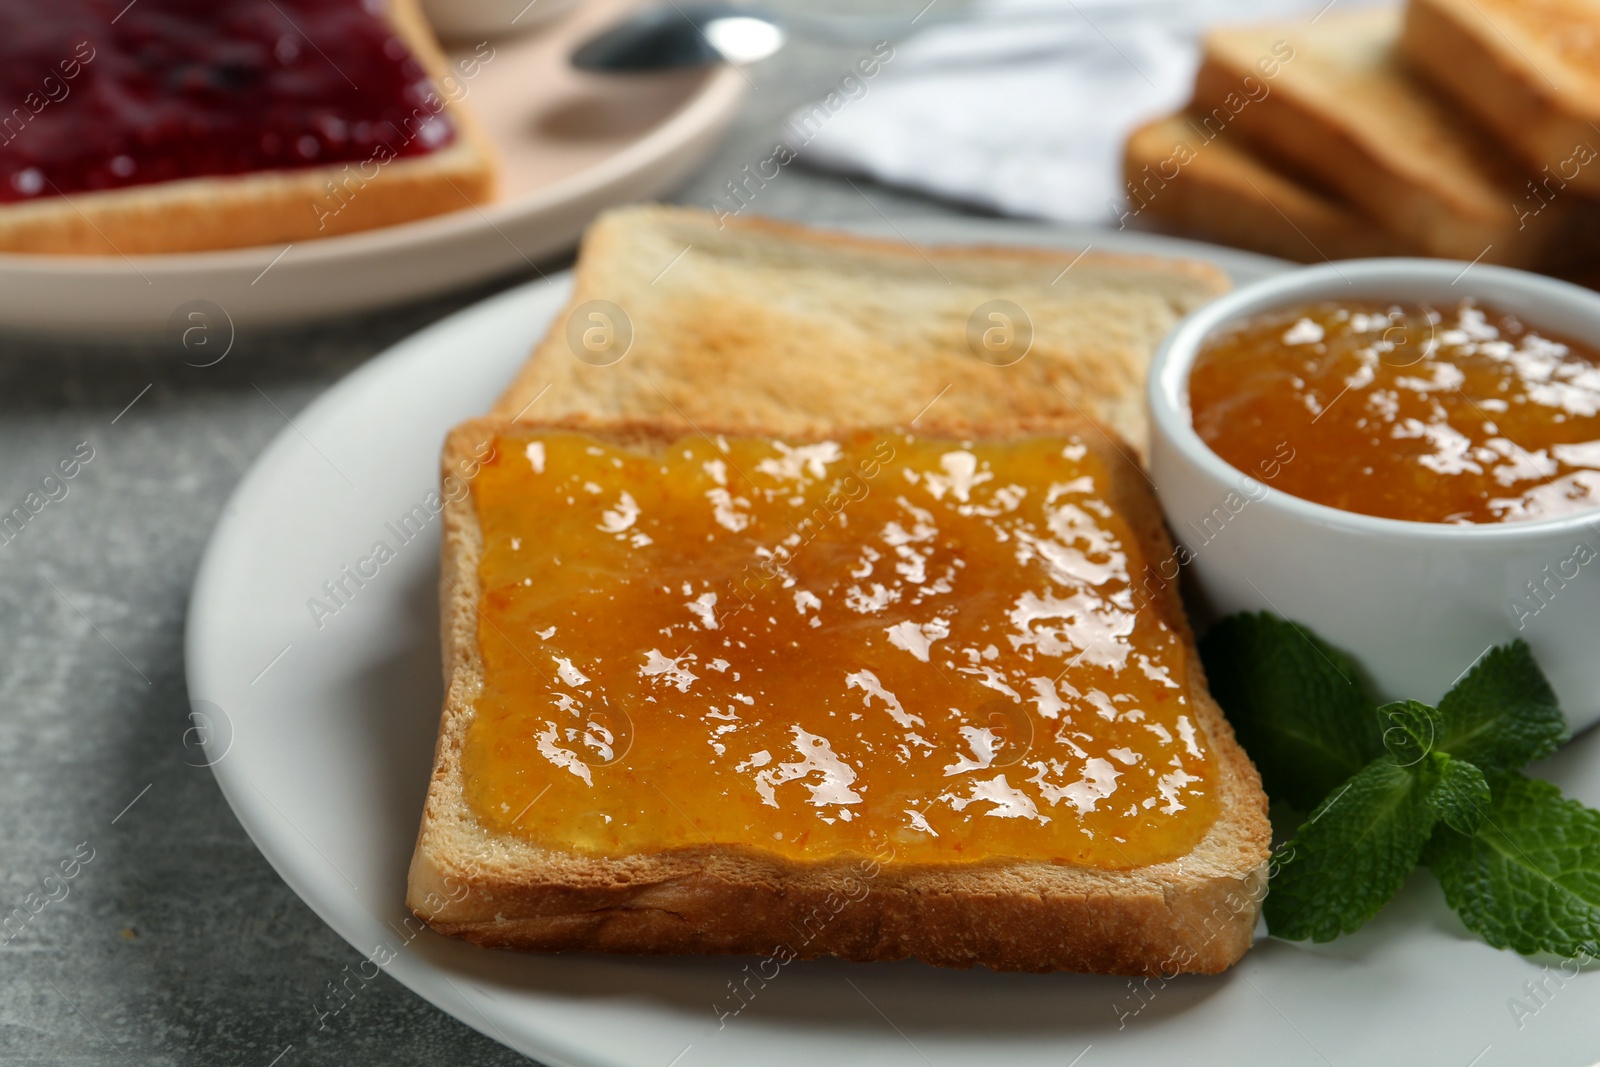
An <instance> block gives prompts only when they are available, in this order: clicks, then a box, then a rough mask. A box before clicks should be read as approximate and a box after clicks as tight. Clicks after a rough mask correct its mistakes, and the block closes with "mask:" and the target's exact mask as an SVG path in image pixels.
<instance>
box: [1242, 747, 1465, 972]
mask: <svg viewBox="0 0 1600 1067" xmlns="http://www.w3.org/2000/svg"><path fill="white" fill-rule="evenodd" d="M1422 777H1423V776H1421V775H1418V774H1413V773H1412V772H1411V771H1410V770H1409V769H1408V768H1405V767H1402V766H1400V764H1399V763H1398V762H1397V761H1396V760H1395V758H1394V757H1393V756H1384V757H1381V758H1379V759H1375V760H1373V761H1372V762H1371V763H1369V764H1367V765H1366V766H1365V767H1363V768H1362V769H1361V770H1359V771H1357V772H1356V773H1355V775H1354V776H1353V777H1351V779H1350V780H1349V781H1348V782H1346V783H1345V784H1344V785H1343V786H1341V787H1340V788H1338V789H1336V790H1334V791H1333V792H1332V793H1330V794H1329V795H1328V798H1327V799H1326V800H1324V801H1323V802H1322V803H1321V804H1319V805H1318V806H1317V809H1316V810H1315V811H1313V812H1312V813H1311V816H1310V818H1308V819H1306V821H1305V823H1304V824H1303V825H1301V827H1300V829H1299V831H1298V832H1297V833H1296V834H1295V836H1294V840H1293V841H1291V842H1290V843H1289V844H1288V845H1287V846H1285V847H1284V848H1283V849H1281V850H1280V851H1279V859H1278V865H1277V868H1276V871H1275V873H1274V874H1273V877H1272V883H1271V885H1270V887H1269V889H1268V892H1267V899H1266V900H1265V902H1264V903H1263V905H1262V910H1263V911H1264V912H1265V913H1266V916H1267V927H1268V928H1269V929H1270V930H1271V931H1272V932H1273V933H1274V934H1275V935H1277V936H1278V937H1286V938H1288V939H1290V940H1291V941H1304V940H1307V939H1310V940H1312V941H1332V940H1333V939H1334V938H1336V937H1338V936H1339V935H1340V934H1349V933H1354V932H1355V931H1356V930H1358V929H1360V928H1361V926H1362V925H1364V924H1365V923H1366V921H1367V920H1368V919H1370V918H1372V917H1373V916H1374V915H1376V914H1378V909H1380V908H1382V907H1383V906H1384V905H1385V904H1387V903H1388V902H1389V898H1390V897H1392V896H1394V895H1395V893H1397V892H1398V891H1399V889H1400V886H1401V885H1402V884H1404V883H1405V880H1406V878H1407V877H1408V876H1410V874H1411V872H1412V871H1413V870H1415V869H1416V866H1417V861H1418V860H1419V859H1420V858H1421V856H1422V847H1423V845H1425V844H1427V842H1428V835H1429V834H1430V833H1432V832H1433V824H1434V823H1435V822H1436V821H1437V820H1438V815H1437V814H1436V812H1435V810H1434V807H1433V804H1432V803H1431V802H1430V800H1429V796H1428V794H1429V790H1428V788H1427V786H1426V785H1425V784H1424V782H1423V781H1422Z"/></svg>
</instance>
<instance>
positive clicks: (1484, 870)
mask: <svg viewBox="0 0 1600 1067" xmlns="http://www.w3.org/2000/svg"><path fill="white" fill-rule="evenodd" d="M1492 794H1493V797H1492V799H1491V800H1490V802H1489V805H1488V810H1487V811H1485V812H1484V818H1483V821H1482V823H1481V824H1479V826H1478V829H1477V832H1476V833H1474V834H1473V835H1471V836H1470V837H1469V836H1467V835H1466V834H1460V833H1455V832H1453V831H1449V832H1445V833H1439V834H1435V835H1434V838H1433V840H1432V841H1430V842H1429V844H1428V849H1427V852H1426V854H1425V857H1424V858H1425V860H1426V862H1427V864H1428V869H1429V870H1430V871H1432V872H1433V874H1434V876H1435V877H1436V878H1438V879H1439V884H1440V885H1441V886H1442V887H1443V888H1444V898H1445V900H1447V901H1449V903H1450V906H1451V907H1452V908H1454V909H1455V910H1456V914H1457V915H1459V916H1461V921H1462V922H1463V923H1465V924H1466V926H1467V929H1469V930H1471V931H1473V932H1474V933H1476V934H1477V935H1478V936H1480V937H1482V938H1483V939H1484V940H1485V941H1487V942H1489V944H1491V945H1493V946H1495V947H1496V948H1514V949H1516V950H1517V951H1518V952H1524V953H1527V952H1538V951H1541V950H1543V951H1546V952H1557V953H1560V954H1561V955H1563V956H1574V955H1577V954H1578V953H1579V952H1580V951H1582V952H1587V953H1589V954H1590V955H1591V956H1592V955H1594V954H1596V952H1597V947H1596V946H1600V811H1592V810H1590V809H1589V808H1586V807H1584V806H1583V805H1582V804H1579V803H1578V802H1577V801H1575V800H1568V799H1567V798H1566V797H1564V796H1562V795H1561V790H1559V789H1557V788H1556V787H1555V786H1553V785H1551V784H1550V783H1549V782H1541V781H1539V780H1538V779H1536V778H1527V777H1524V776H1523V775H1520V774H1514V773H1513V774H1507V775H1505V776H1504V777H1503V778H1498V779H1496V780H1495V782H1494V785H1493V788H1492ZM1268 899H1271V897H1270V896H1269V897H1268Z"/></svg>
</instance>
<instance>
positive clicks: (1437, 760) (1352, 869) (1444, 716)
mask: <svg viewBox="0 0 1600 1067" xmlns="http://www.w3.org/2000/svg"><path fill="white" fill-rule="evenodd" d="M1200 654H1201V658H1202V660H1203V662H1204V665H1205V669H1206V673H1207V675H1208V676H1209V678H1210V680H1211V689H1212V693H1213V694H1214V695H1215V696H1216V698H1217V702H1218V703H1219V704H1221V705H1222V708H1223V710H1224V711H1226V712H1227V713H1228V718H1229V720H1230V721H1231V722H1232V723H1233V726H1234V729H1235V731H1236V732H1237V733H1238V736H1239V740H1240V742H1241V743H1242V744H1243V745H1244V747H1245V750H1246V751H1247V752H1249V753H1250V756H1251V758H1252V759H1254V760H1255V763H1256V766H1257V768H1258V769H1259V770H1260V771H1261V778H1262V782H1263V783H1264V784H1265V786H1266V789H1267V794H1268V796H1269V797H1270V798H1271V799H1272V802H1273V808H1274V818H1275V819H1278V818H1279V817H1280V815H1281V813H1282V811H1283V810H1284V809H1294V810H1298V811H1307V810H1309V811H1310V814H1309V815H1308V816H1306V817H1305V819H1304V820H1303V821H1301V822H1300V823H1299V827H1298V829H1297V830H1296V831H1295V833H1294V835H1293V836H1292V837H1291V838H1290V839H1289V840H1288V841H1286V842H1285V843H1284V844H1283V845H1281V846H1280V847H1279V849H1278V853H1277V859H1276V862H1275V864H1274V867H1273V875H1272V882H1271V885H1270V887H1269V892H1268V894H1267V898H1266V901H1265V904H1264V905H1263V911H1264V912H1265V914H1266V918H1267V926H1268V928H1269V929H1270V930H1271V931H1272V933H1273V934H1274V935H1276V936H1279V937H1285V938H1289V939H1291V940H1308V939H1309V940H1312V941H1329V940H1332V939H1333V938H1335V937H1338V936H1339V935H1341V934H1347V933H1351V932H1353V931H1354V930H1356V929H1359V928H1360V927H1361V926H1362V925H1363V924H1364V923H1366V922H1367V921H1368V920H1369V919H1371V918H1372V917H1373V916H1374V915H1376V914H1377V913H1378V911H1379V910H1380V909H1381V908H1382V907H1383V905H1384V904H1386V903H1388V901H1389V900H1390V898H1392V897H1393V896H1394V894H1395V893H1396V892H1398V891H1399V889H1400V886H1401V885H1403V884H1404V883H1405V880H1406V878H1407V877H1408V876H1409V875H1410V873H1411V871H1412V870H1414V869H1415V868H1416V866H1417V864H1418V862H1419V861H1420V862H1423V863H1425V864H1426V865H1427V867H1428V868H1429V870H1431V871H1432V872H1433V873H1434V875H1435V876H1436V877H1437V878H1438V879H1439V882H1440V884H1441V885H1442V886H1443V887H1444V892H1445V899H1446V900H1447V901H1448V902H1449V903H1450V906H1451V907H1452V908H1454V909H1455V910H1456V911H1457V913H1458V914H1460V916H1461V919H1462V921H1463V922H1464V923H1465V924H1466V925H1467V927H1468V928H1469V929H1471V930H1473V931H1475V932H1476V933H1478V934H1479V935H1480V936H1482V937H1483V939H1484V940H1485V941H1487V942H1489V944H1491V945H1494V946H1496V947H1498V948H1513V949H1516V950H1517V951H1518V952H1524V953H1528V952H1538V951H1548V952H1557V953H1561V954H1564V955H1573V954H1576V953H1577V952H1579V951H1587V952H1589V953H1591V954H1596V953H1600V812H1596V811H1591V810H1590V809H1588V808H1586V807H1584V806H1583V805H1582V804H1579V803H1577V802H1576V801H1572V800H1568V799H1566V798H1564V797H1562V795H1561V792H1560V790H1559V789H1557V788H1556V787H1555V786H1553V785H1551V784H1550V783H1548V782H1541V781H1537V780H1535V779H1531V778H1527V777H1525V776H1523V775H1521V774H1518V773H1516V772H1517V770H1518V769H1519V768H1521V767H1522V766H1524V765H1525V764H1527V763H1528V762H1530V761H1532V760H1536V759H1541V758H1543V757H1545V756H1548V755H1550V753H1552V752H1554V751H1555V750H1556V748H1558V747H1559V746H1560V745H1561V744H1562V742H1564V741H1565V740H1566V739H1567V737H1568V730H1567V724H1566V718H1565V716H1564V715H1562V713H1561V710H1560V708H1559V707H1558V705H1557V702H1556V697H1555V693H1554V692H1553V691H1552V690H1551V688H1550V684H1549V682H1548V681H1547V680H1546V679H1545V677H1544V674H1543V673H1542V672H1541V671H1540V670H1539V666H1538V664H1537V663H1535V662H1534V659H1533V654H1532V653H1531V651H1530V650H1529V649H1528V646H1527V645H1526V644H1525V643H1523V642H1522V641H1515V642H1513V643H1511V644H1509V645H1503V646H1500V647H1498V648H1495V649H1492V650H1490V651H1489V652H1488V653H1487V654H1485V655H1484V656H1483V657H1481V658H1480V659H1479V660H1478V662H1477V663H1476V664H1474V665H1473V666H1472V668H1471V670H1469V671H1467V672H1466V674H1465V675H1464V676H1463V677H1462V678H1461V679H1460V680H1459V681H1458V682H1457V683H1456V684H1455V686H1454V687H1452V688H1451V690H1450V692H1449V693H1447V694H1445V696H1444V697H1443V698H1442V699H1441V700H1440V701H1439V705H1438V707H1432V706H1430V705H1428V704H1424V703H1422V702H1421V701H1417V700H1403V701H1395V702H1392V703H1388V704H1384V705H1383V706H1381V707H1379V706H1377V704H1376V702H1375V701H1374V700H1373V699H1372V697H1371V694H1370V692H1369V690H1368V689H1367V687H1366V684H1365V682H1364V681H1363V678H1362V675H1361V674H1360V672H1359V670H1358V669H1357V667H1356V664H1355V662H1354V661H1353V660H1352V659H1351V658H1350V657H1349V656H1348V655H1347V654H1345V653H1343V652H1340V651H1339V650H1338V649H1335V648H1333V647H1331V646H1329V645H1328V644H1327V643H1326V642H1324V641H1322V640H1320V639H1319V638H1317V637H1316V636H1315V635H1314V634H1312V633H1310V632H1309V631H1307V630H1306V629H1305V627H1303V626H1299V625H1297V624H1295V623H1292V622H1288V621H1286V620H1283V619H1280V618H1277V617H1276V616H1273V615H1270V614H1266V613H1261V614H1252V615H1235V616H1232V617H1230V618H1227V619H1224V620H1222V621H1221V622H1220V623H1218V624H1217V625H1216V626H1214V627H1212V628H1211V630H1210V631H1209V632H1208V633H1207V634H1206V636H1205V638H1204V640H1202V641H1201V643H1200Z"/></svg>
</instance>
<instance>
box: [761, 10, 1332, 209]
mask: <svg viewBox="0 0 1600 1067" xmlns="http://www.w3.org/2000/svg"><path fill="white" fill-rule="evenodd" d="M1327 5H1328V0H986V2H984V3H982V4H981V6H980V9H979V10H978V12H977V13H976V15H975V17H974V18H973V19H972V20H971V21H962V22H954V23H946V24H940V25H933V26H930V27H929V28H928V29H926V30H923V31H921V32H919V33H917V34H916V35H914V36H911V37H907V38H905V39H904V40H902V41H900V42H898V43H896V44H895V45H894V53H893V55H892V57H890V58H889V59H888V61H887V62H885V63H883V64H882V66H881V69H879V70H877V72H876V73H875V74H874V75H873V76H872V77H870V78H858V80H859V83H860V87H859V88H857V87H856V86H855V85H853V84H852V83H850V82H845V83H844V84H843V85H842V86H841V91H840V92H839V93H838V94H836V95H835V96H834V97H833V100H834V102H835V103H837V102H838V101H839V100H840V99H842V100H843V103H842V104H839V106H838V108H837V110H831V111H829V112H828V116H827V118H826V120H825V121H823V122H821V124H820V127H819V126H818V118H817V116H818V113H817V111H816V109H815V108H811V107H808V108H805V109H802V110H801V111H799V112H796V114H795V116H794V118H793V120H792V121H791V122H790V124H789V126H788V130H789V134H788V139H789V144H790V147H791V148H792V149H793V150H794V151H795V152H796V155H797V157H798V158H799V159H800V160H802V161H804V162H805V163H807V164H809V165H812V166H818V167H825V168H829V169H833V170H841V171H845V172H848V173H856V174H866V175H868V176H870V177H872V178H875V179H877V180H878V181H881V182H884V183H887V184H891V185H899V186H904V187H906V188H909V189H915V190H917V191H919V192H925V193H931V194H934V195H936V196H941V197H946V198H949V199H953V200H960V201H965V202H968V203H972V204H976V205H979V206H982V207H986V208H990V209H992V210H995V211H999V212H1003V213H1006V214H1013V215H1031V216H1037V217H1041V218H1049V219H1057V220H1061V221H1067V222H1084V223H1112V222H1115V220H1116V219H1117V217H1118V215H1119V213H1120V208H1121V204H1122V202H1123V196H1122V187H1123V183H1122V177H1121V174H1122V164H1121V159H1122V143H1123V140H1124V138H1125V137H1126V136H1127V135H1128V132H1129V131H1130V130H1132V129H1133V127H1134V126H1135V125H1137V124H1138V123H1139V122H1141V121H1143V120H1145V119H1148V118H1152V117H1154V116H1156V115H1159V114H1162V113H1164V112H1170V111H1173V110H1176V109H1177V108H1179V107H1181V106H1182V105H1183V104H1184V103H1185V102H1186V101H1187V100H1188V98H1189V95H1190V91H1191V89H1192V88H1193V84H1194V73H1195V68H1196V67H1197V66H1198V63H1199V38H1200V34H1201V33H1202V32H1203V31H1204V30H1205V29H1206V28H1207V27H1209V26H1212V25H1215V24H1217V23H1223V22H1241V21H1250V20H1255V19H1272V18H1279V17H1283V18H1296V17H1304V16H1305V15H1306V14H1307V13H1308V12H1309V13H1310V14H1312V15H1315V14H1316V13H1317V12H1318V11H1319V10H1320V9H1322V8H1323V7H1325V6H1327ZM934 10H938V9H937V8H935V9H934ZM864 54H866V53H864ZM852 94H853V95H852ZM807 115H809V116H811V117H810V119H809V121H807V120H806V118H805V116H807Z"/></svg>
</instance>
